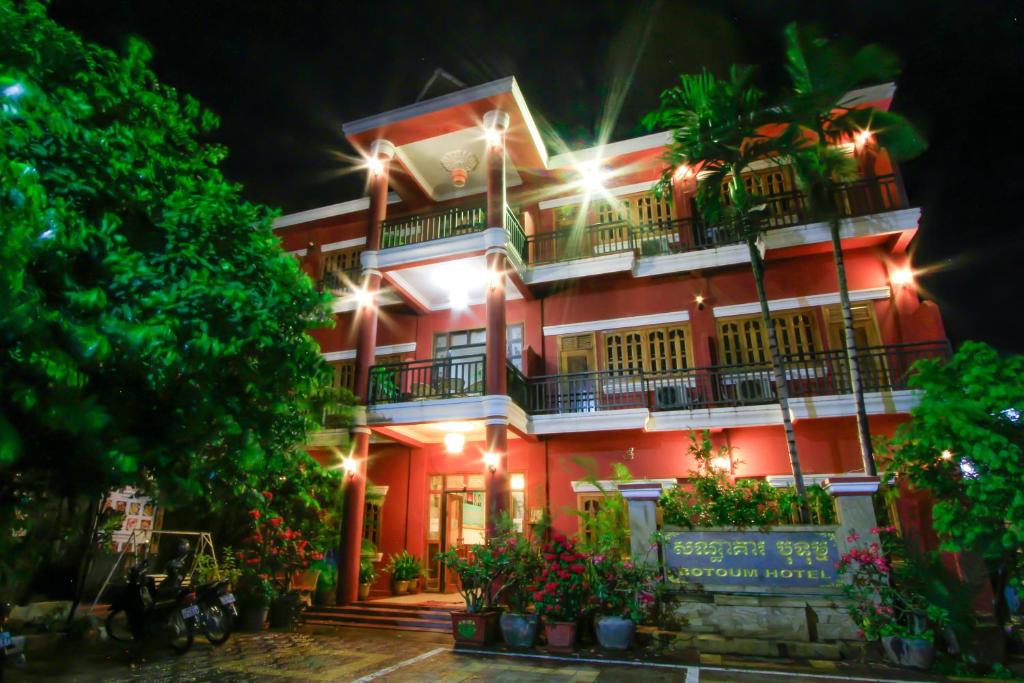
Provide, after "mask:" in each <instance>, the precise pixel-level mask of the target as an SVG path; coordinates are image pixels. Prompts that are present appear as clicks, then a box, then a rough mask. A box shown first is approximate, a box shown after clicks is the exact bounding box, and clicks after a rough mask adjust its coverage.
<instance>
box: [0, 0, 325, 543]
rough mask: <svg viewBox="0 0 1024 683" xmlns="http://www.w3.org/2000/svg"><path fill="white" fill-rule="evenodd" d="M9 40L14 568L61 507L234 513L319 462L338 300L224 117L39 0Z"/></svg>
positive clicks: (5, 469)
mask: <svg viewBox="0 0 1024 683" xmlns="http://www.w3.org/2000/svg"><path fill="white" fill-rule="evenodd" d="M0 34H2V35H3V36H4V39H3V41H0V226H2V227H0V356H2V359H3V360H2V364H0V529H3V530H5V532H6V530H12V529H18V532H17V533H16V534H15V535H14V536H11V535H8V534H7V533H5V534H3V535H2V536H0V557H4V558H7V557H11V556H12V553H14V552H16V551H17V549H18V548H19V544H24V543H27V542H28V541H29V540H30V539H31V536H32V534H31V528H30V527H31V522H32V519H33V510H36V509H38V508H39V507H40V506H41V505H43V504H45V503H46V501H47V499H52V498H55V497H71V496H75V495H79V494H83V493H84V494H89V495H95V496H97V497H98V495H99V494H100V492H102V491H103V490H106V489H108V488H111V487H116V486H121V485H125V484H133V485H136V486H147V485H148V486H153V487H156V488H157V489H158V490H159V491H160V495H161V497H162V500H164V501H176V502H186V501H188V500H192V499H197V498H203V499H205V500H206V505H209V506H216V505H217V504H218V503H220V502H227V501H230V500H232V499H233V497H235V496H238V495H240V494H242V493H244V492H245V491H247V490H251V489H252V488H253V487H254V486H255V487H256V488H257V490H265V489H266V488H267V487H266V486H265V484H266V482H267V481H268V480H269V478H270V477H271V476H274V477H282V476H283V477H287V476H288V475H289V474H290V473H291V472H294V471H295V470H296V468H297V467H298V466H299V465H308V464H310V463H312V462H313V461H312V460H311V459H309V458H308V456H306V455H305V454H302V453H299V452H296V451H295V450H294V447H295V445H296V444H299V443H302V442H303V439H304V437H305V436H306V433H307V431H308V430H309V429H310V428H311V427H312V426H313V423H312V422H311V418H310V416H311V414H312V413H311V411H310V407H311V405H312V403H313V401H314V399H315V398H316V397H317V394H318V393H320V392H322V388H323V387H324V386H326V383H327V379H328V376H327V372H328V371H327V369H326V367H325V366H324V364H323V361H322V359H321V357H320V354H319V352H318V348H317V345H316V343H315V342H314V340H313V339H312V338H311V337H309V336H308V335H307V331H308V330H309V329H310V328H312V327H315V326H321V325H324V324H326V323H327V321H328V320H329V309H328V307H327V306H326V301H325V297H324V295H322V294H320V293H318V292H317V291H316V290H315V289H314V287H313V286H312V284H311V282H310V280H309V278H307V277H305V276H304V275H303V274H302V273H301V272H300V270H299V268H298V266H297V264H296V262H295V261H294V259H293V258H292V257H290V256H288V255H287V254H285V253H284V252H283V251H282V250H281V248H280V245H279V242H278V240H277V239H276V238H275V236H274V235H273V234H272V232H271V220H272V217H273V215H272V212H271V211H270V210H268V209H267V208H266V207H262V206H259V205H256V204H253V203H250V202H248V201H246V200H244V199H243V198H242V196H241V194H240V187H239V186H238V185H236V184H234V183H231V182H229V181H228V180H226V179H225V177H224V175H223V173H222V170H221V168H220V165H221V162H222V161H223V159H224V157H225V154H226V151H225V150H224V148H222V147H220V146H217V145H214V144H210V143H209V142H207V141H206V138H207V137H208V136H209V134H210V133H211V132H212V131H213V130H215V128H216V127H217V125H218V120H217V117H216V116H215V115H214V114H212V113H211V112H209V111H207V110H205V109H203V107H201V106H200V104H199V103H198V102H197V101H196V100H194V99H193V98H191V97H188V96H186V95H181V94H179V93H177V92H176V91H175V90H174V89H173V88H170V87H168V86H166V85H164V84H161V83H160V82H159V81H158V80H157V78H156V76H155V74H154V73H153V72H152V71H151V70H150V68H149V67H148V61H149V59H150V52H149V50H148V48H147V47H146V46H145V45H144V44H143V43H141V42H139V41H137V40H135V41H132V42H130V43H129V45H128V47H127V50H126V52H125V54H123V55H118V54H115V53H114V52H112V51H110V50H107V49H104V48H101V47H98V46H96V45H92V44H88V43H85V42H84V41H82V40H81V39H80V38H79V37H78V36H77V35H75V34H74V33H72V32H70V31H68V30H66V29H65V28H63V27H61V26H60V25H58V24H57V23H55V22H54V21H52V20H51V19H49V18H48V17H47V16H46V11H45V6H44V5H43V4H42V3H40V2H37V1H35V0H26V1H25V2H13V1H12V0H0ZM22 531H27V535H22V534H21V532H22Z"/></svg>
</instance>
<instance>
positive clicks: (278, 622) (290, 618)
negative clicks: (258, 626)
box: [270, 593, 304, 629]
mask: <svg viewBox="0 0 1024 683" xmlns="http://www.w3.org/2000/svg"><path fill="white" fill-rule="evenodd" d="M303 607H304V604H303V602H302V598H301V596H299V595H298V594H296V593H289V594H288V595H282V596H280V597H277V598H274V599H273V600H271V601H270V628H283V629H291V628H295V626H296V625H297V624H298V622H299V615H300V614H302V608H303Z"/></svg>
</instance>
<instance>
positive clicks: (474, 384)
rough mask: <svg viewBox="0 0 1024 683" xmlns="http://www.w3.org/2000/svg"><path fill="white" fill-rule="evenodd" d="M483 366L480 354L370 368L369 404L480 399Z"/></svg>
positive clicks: (482, 388) (482, 357)
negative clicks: (443, 399) (467, 397)
mask: <svg viewBox="0 0 1024 683" xmlns="http://www.w3.org/2000/svg"><path fill="white" fill-rule="evenodd" d="M485 365H486V363H485V358H484V355H483V354H479V355H473V356H463V357H457V358H430V359H427V360H414V361H407V362H404V363H386V364H382V365H374V366H371V367H370V389H369V394H370V395H369V402H370V403H400V402H405V401H422V400H427V399H441V398H457V397H460V396H481V395H483V393H484V386H485V384H484V381H485V378H486V377H485V369H484V368H485Z"/></svg>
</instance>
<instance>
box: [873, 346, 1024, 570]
mask: <svg viewBox="0 0 1024 683" xmlns="http://www.w3.org/2000/svg"><path fill="white" fill-rule="evenodd" d="M914 368H915V371H916V372H915V374H914V376H913V378H912V379H911V381H910V385H911V387H913V388H914V389H917V390H918V391H920V392H922V397H921V402H920V404H919V405H918V406H917V407H916V408H914V410H913V411H912V418H913V419H912V420H911V421H910V422H907V423H906V424H904V425H902V426H901V427H900V428H899V429H898V430H897V431H896V434H895V436H894V437H893V438H892V439H891V440H890V441H889V443H888V444H887V449H886V450H887V454H888V457H889V462H888V470H889V474H890V475H895V476H898V477H899V479H900V480H902V481H904V482H906V483H907V484H908V485H909V486H910V487H911V488H913V489H918V490H924V491H927V492H928V493H929V494H930V495H931V497H932V499H933V500H934V501H935V504H934V508H933V510H932V520H933V524H934V527H935V530H936V531H937V532H938V534H939V536H940V537H941V538H942V540H943V542H944V548H945V549H946V550H952V551H969V552H976V553H979V554H981V555H982V556H984V558H985V559H986V560H987V561H988V562H989V564H990V566H991V567H993V569H995V570H996V572H995V577H996V579H997V581H996V583H997V587H998V586H999V585H1000V583H1002V582H1005V581H1006V580H1011V581H1016V582H1017V583H1018V585H1019V583H1020V581H1021V577H1022V576H1024V523H1022V520H1024V419H1022V417H1021V416H1022V414H1024V356H1017V355H1011V356H1004V355H1000V354H999V353H998V352H997V351H996V350H995V349H993V348H991V347H990V346H987V345H986V344H982V343H980V342H965V343H964V344H963V346H961V347H960V349H959V350H958V351H957V352H956V354H955V355H954V356H953V358H952V359H951V360H950V361H949V362H940V361H937V360H927V361H919V362H918V363H917V364H916V365H915V366H914Z"/></svg>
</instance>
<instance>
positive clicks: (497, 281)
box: [487, 268, 505, 289]
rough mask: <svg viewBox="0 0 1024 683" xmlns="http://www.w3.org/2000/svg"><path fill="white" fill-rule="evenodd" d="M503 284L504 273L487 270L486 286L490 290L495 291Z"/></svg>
mask: <svg viewBox="0 0 1024 683" xmlns="http://www.w3.org/2000/svg"><path fill="white" fill-rule="evenodd" d="M503 282H505V274H504V273H502V272H499V271H497V270H494V269H493V268H489V269H488V270H487V286H488V287H489V288H490V289H495V288H497V287H499V286H501V284H502V283H503Z"/></svg>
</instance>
